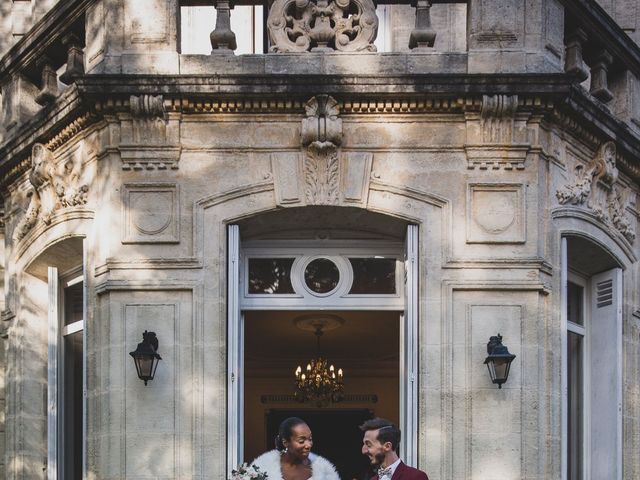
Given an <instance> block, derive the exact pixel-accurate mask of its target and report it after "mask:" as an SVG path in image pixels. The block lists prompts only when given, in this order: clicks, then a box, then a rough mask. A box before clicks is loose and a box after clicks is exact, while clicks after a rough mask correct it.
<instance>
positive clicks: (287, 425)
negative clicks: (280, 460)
mask: <svg viewBox="0 0 640 480" xmlns="http://www.w3.org/2000/svg"><path fill="white" fill-rule="evenodd" d="M302 424H304V425H306V424H307V422H305V421H304V420H302V419H301V418H298V417H289V418H286V419H284V420H283V421H282V423H281V424H280V426H279V427H278V435H277V436H276V449H277V450H279V451H283V450H284V441H285V440H289V439H290V438H291V435H292V434H293V429H294V427H296V426H298V425H302Z"/></svg>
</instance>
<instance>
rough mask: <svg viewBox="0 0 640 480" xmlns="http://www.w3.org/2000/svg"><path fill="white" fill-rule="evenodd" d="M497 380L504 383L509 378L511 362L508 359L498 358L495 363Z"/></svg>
mask: <svg viewBox="0 0 640 480" xmlns="http://www.w3.org/2000/svg"><path fill="white" fill-rule="evenodd" d="M492 363H493V368H494V375H495V377H494V378H495V380H496V381H499V382H501V383H503V382H504V381H505V380H506V379H507V377H508V376H509V367H510V366H511V362H510V361H509V360H507V359H502V358H497V359H495V360H494V361H493V362H492Z"/></svg>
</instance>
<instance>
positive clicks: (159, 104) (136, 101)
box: [129, 95, 165, 118]
mask: <svg viewBox="0 0 640 480" xmlns="http://www.w3.org/2000/svg"><path fill="white" fill-rule="evenodd" d="M129 107H130V108H131V115H133V116H134V117H138V118H154V117H159V118H164V114H165V111H164V99H163V97H162V95H140V96H137V95H131V96H130V97H129Z"/></svg>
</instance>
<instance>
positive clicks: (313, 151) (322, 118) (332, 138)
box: [301, 95, 342, 205]
mask: <svg viewBox="0 0 640 480" xmlns="http://www.w3.org/2000/svg"><path fill="white" fill-rule="evenodd" d="M305 114H306V117H305V118H304V119H303V120H302V129H301V143H302V146H303V147H306V149H307V151H306V155H305V159H304V181H305V197H306V201H307V203H308V204H311V205H335V204H337V203H338V201H339V189H340V175H339V163H338V162H339V157H338V146H339V145H340V143H341V142H342V119H340V118H338V115H339V114H340V109H339V107H338V102H336V100H335V99H334V98H333V97H330V96H329V95H317V96H315V97H313V98H312V99H311V100H309V101H308V102H307V104H306V106H305Z"/></svg>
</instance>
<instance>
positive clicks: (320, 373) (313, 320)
mask: <svg viewBox="0 0 640 480" xmlns="http://www.w3.org/2000/svg"><path fill="white" fill-rule="evenodd" d="M343 323H344V319H342V318H340V317H338V316H337V315H326V314H321V315H303V316H301V317H298V318H296V319H295V320H294V324H295V326H296V327H298V328H300V329H301V330H305V331H312V332H313V333H314V335H315V336H316V342H317V353H316V356H315V358H312V359H311V360H310V361H309V363H307V367H306V369H304V370H303V369H302V367H301V366H300V365H298V368H296V371H295V376H296V392H295V398H296V400H298V401H299V402H315V403H316V405H317V406H318V407H325V406H327V405H329V404H330V403H337V402H340V401H342V400H343V399H344V383H343V372H342V369H341V368H338V369H336V368H335V367H334V366H333V364H329V362H328V361H327V359H326V358H324V357H323V356H322V354H321V352H320V337H321V336H322V334H323V333H324V332H325V331H327V330H334V329H336V328H339V327H340V326H341V325H342V324H343Z"/></svg>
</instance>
